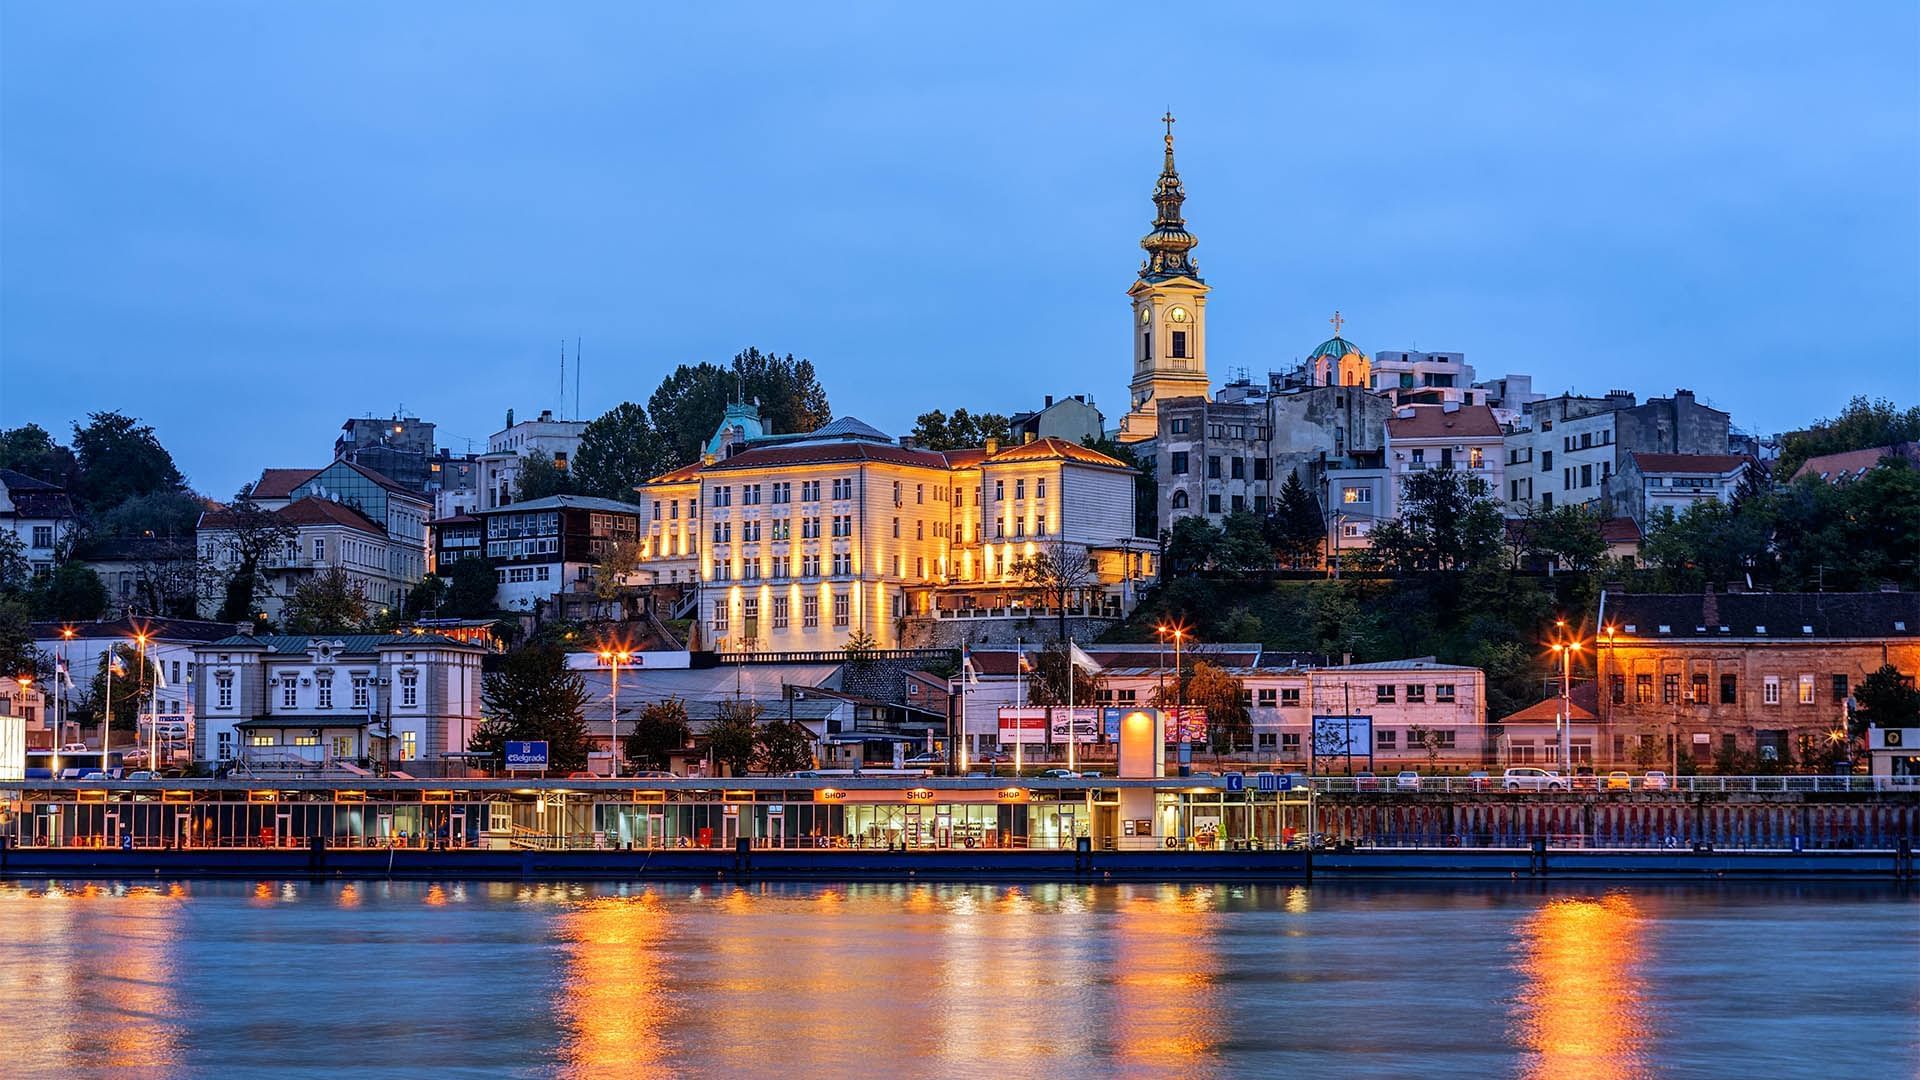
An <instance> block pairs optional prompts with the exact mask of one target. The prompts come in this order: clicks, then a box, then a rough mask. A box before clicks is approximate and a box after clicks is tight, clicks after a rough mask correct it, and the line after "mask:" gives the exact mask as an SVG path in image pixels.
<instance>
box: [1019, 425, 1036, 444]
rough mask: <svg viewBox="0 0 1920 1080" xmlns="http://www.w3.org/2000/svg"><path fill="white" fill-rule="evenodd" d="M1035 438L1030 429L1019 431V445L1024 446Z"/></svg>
mask: <svg viewBox="0 0 1920 1080" xmlns="http://www.w3.org/2000/svg"><path fill="white" fill-rule="evenodd" d="M1035 438H1036V436H1035V435H1034V433H1033V431H1032V429H1028V430H1027V431H1025V432H1022V433H1021V435H1020V445H1021V446H1025V445H1027V444H1028V443H1030V442H1032V441H1033V440H1034V439H1035Z"/></svg>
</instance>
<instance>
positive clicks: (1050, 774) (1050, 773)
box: [1040, 769, 1080, 780]
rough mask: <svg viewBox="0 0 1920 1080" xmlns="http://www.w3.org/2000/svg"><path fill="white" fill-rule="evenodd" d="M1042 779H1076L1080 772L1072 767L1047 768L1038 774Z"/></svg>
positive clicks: (1078, 777)
mask: <svg viewBox="0 0 1920 1080" xmlns="http://www.w3.org/2000/svg"><path fill="white" fill-rule="evenodd" d="M1040 779H1042V780H1078V779H1080V774H1079V773H1077V772H1074V771H1073V770H1072V769H1048V770H1046V771H1045V772H1043V773H1041V774H1040Z"/></svg>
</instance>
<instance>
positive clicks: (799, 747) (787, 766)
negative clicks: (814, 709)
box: [754, 720, 813, 774]
mask: <svg viewBox="0 0 1920 1080" xmlns="http://www.w3.org/2000/svg"><path fill="white" fill-rule="evenodd" d="M759 739H760V742H759V745H758V747H757V748H756V750H755V754H754V762H755V764H757V765H758V766H759V767H760V769H761V771H763V772H768V773H774V774H778V773H789V772H797V771H799V770H801V769H810V768H812V767H813V733H812V732H810V731H808V730H807V726H806V725H805V724H802V723H799V722H798V721H794V720H772V721H768V722H767V723H766V724H764V725H762V726H761V728H760V734H759Z"/></svg>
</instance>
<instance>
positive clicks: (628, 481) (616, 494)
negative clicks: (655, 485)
mask: <svg viewBox="0 0 1920 1080" xmlns="http://www.w3.org/2000/svg"><path fill="white" fill-rule="evenodd" d="M672 467H673V451H672V448H671V447H669V446H668V445H667V440H666V438H665V437H664V436H662V435H661V433H660V431H659V430H658V429H657V428H655V427H654V426H653V421H652V420H650V419H648V418H647V410H646V409H644V408H642V407H641V406H639V405H635V404H634V403H633V402H631V401H626V402H622V403H620V404H619V405H616V406H614V407H613V408H612V409H609V410H608V411H607V412H606V413H604V414H602V415H601V417H600V418H599V419H598V420H595V421H594V422H593V423H591V424H588V425H587V427H586V430H585V431H582V432H581V433H580V449H579V450H578V451H576V452H575V453H574V455H573V480H574V484H575V486H577V487H578V488H579V490H580V492H581V493H582V494H585V495H597V496H599V497H600V498H602V499H617V500H619V501H620V502H632V501H633V500H634V489H635V488H637V487H639V486H640V485H641V484H644V483H646V482H647V481H648V480H651V479H653V478H654V477H656V476H658V475H660V474H661V473H663V472H666V471H667V470H668V469H671V468H672Z"/></svg>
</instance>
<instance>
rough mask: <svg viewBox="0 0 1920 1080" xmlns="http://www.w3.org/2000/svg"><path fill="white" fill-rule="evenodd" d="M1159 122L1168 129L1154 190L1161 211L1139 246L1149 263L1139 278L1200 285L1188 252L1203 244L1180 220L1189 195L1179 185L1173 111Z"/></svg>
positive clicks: (1141, 270)
mask: <svg viewBox="0 0 1920 1080" xmlns="http://www.w3.org/2000/svg"><path fill="white" fill-rule="evenodd" d="M1160 122H1161V123H1163V124H1165V125H1167V133H1166V136H1165V138H1166V146H1167V150H1166V160H1165V162H1164V163H1163V164H1162V165H1161V167H1160V179H1159V180H1158V181H1156V182H1155V184H1154V186H1153V205H1154V208H1155V210H1156V211H1158V212H1157V213H1156V214H1155V215H1154V218H1153V231H1152V232H1150V233H1148V234H1147V235H1146V236H1145V237H1142V238H1141V240H1140V246H1141V247H1143V248H1145V249H1146V251H1147V258H1146V260H1145V261H1144V262H1142V263H1141V264H1140V277H1141V279H1142V280H1146V281H1161V280H1164V279H1166V278H1171V277H1190V278H1192V279H1194V280H1195V281H1198V280H1200V268H1199V266H1198V265H1197V264H1195V263H1194V261H1193V258H1192V256H1191V255H1190V254H1189V252H1191V251H1192V250H1193V249H1194V247H1195V246H1196V245H1198V244H1199V243H1200V241H1198V240H1196V239H1194V237H1193V234H1192V233H1190V232H1188V231H1187V222H1186V219H1185V218H1183V217H1181V216H1180V209H1181V206H1182V205H1183V204H1185V202H1186V200H1187V192H1186V188H1185V187H1184V186H1182V185H1181V183H1180V172H1179V170H1178V169H1176V168H1174V165H1173V124H1174V117H1173V110H1172V109H1168V110H1167V113H1166V115H1165V116H1162V117H1161V118H1160Z"/></svg>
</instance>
